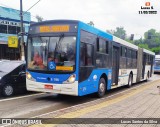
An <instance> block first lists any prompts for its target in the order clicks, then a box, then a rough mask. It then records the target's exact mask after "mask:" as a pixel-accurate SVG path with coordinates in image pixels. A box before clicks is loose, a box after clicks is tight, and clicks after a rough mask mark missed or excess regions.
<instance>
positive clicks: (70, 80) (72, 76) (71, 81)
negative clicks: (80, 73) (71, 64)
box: [63, 74, 76, 83]
mask: <svg viewBox="0 0 160 127" xmlns="http://www.w3.org/2000/svg"><path fill="white" fill-rule="evenodd" d="M75 80H76V75H75V74H73V75H71V76H70V77H69V78H68V79H67V80H66V81H64V82H63V83H74V82H75Z"/></svg>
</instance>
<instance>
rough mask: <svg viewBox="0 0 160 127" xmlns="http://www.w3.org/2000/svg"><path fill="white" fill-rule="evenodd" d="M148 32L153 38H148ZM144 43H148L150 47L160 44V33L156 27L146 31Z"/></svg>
mask: <svg viewBox="0 0 160 127" xmlns="http://www.w3.org/2000/svg"><path fill="white" fill-rule="evenodd" d="M148 33H150V34H151V39H148ZM144 38H145V39H144V43H145V44H148V46H149V48H154V47H157V46H160V33H159V32H156V30H155V29H150V30H148V31H147V32H145V33H144Z"/></svg>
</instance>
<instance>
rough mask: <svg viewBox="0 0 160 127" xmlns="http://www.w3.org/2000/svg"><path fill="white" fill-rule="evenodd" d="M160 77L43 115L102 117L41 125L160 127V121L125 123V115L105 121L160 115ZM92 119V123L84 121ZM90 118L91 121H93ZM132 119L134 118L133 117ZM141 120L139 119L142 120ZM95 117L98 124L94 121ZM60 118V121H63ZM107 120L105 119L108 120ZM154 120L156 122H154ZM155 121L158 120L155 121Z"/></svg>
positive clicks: (157, 116) (159, 116)
mask: <svg viewBox="0 0 160 127" xmlns="http://www.w3.org/2000/svg"><path fill="white" fill-rule="evenodd" d="M159 85H160V80H156V81H153V82H148V83H145V84H144V85H143V84H142V85H140V86H138V87H136V88H131V89H127V91H125V92H124V93H117V95H114V96H112V97H106V98H102V99H99V100H95V101H92V102H89V103H85V104H80V105H78V106H72V107H69V108H66V109H62V110H58V111H54V112H53V113H49V114H46V115H43V116H41V118H102V119H99V120H97V122H98V123H96V119H79V120H81V123H82V124H73V122H71V124H57V123H56V124H42V125H33V126H34V127H35V126H38V127H53V126H58V127H85V126H87V127H97V126H98V127H106V126H108V127H115V126H116V127H124V126H125V127H130V126H136V127H147V126H148V127H151V126H153V127H158V126H160V124H127V123H126V124H124V123H123V121H122V120H123V119H122V120H119V119H114V120H115V122H116V120H118V121H121V122H118V124H101V122H103V121H104V120H105V119H106V120H108V119H107V118H138V120H139V118H140V120H141V118H160V95H159V90H158V88H157V86H159ZM86 120H88V121H87V122H88V123H91V124H83V123H85V122H86ZM89 120H90V121H89ZM130 120H131V121H132V119H130ZM140 120H139V121H140ZM92 121H93V123H94V124H92ZM63 122H65V120H62V121H61V120H60V122H58V123H63ZM104 123H105V122H104ZM151 123H152V122H151ZM153 123H154V121H153Z"/></svg>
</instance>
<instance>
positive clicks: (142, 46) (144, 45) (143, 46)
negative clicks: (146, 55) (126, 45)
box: [138, 44, 151, 50]
mask: <svg viewBox="0 0 160 127" xmlns="http://www.w3.org/2000/svg"><path fill="white" fill-rule="evenodd" d="M138 46H139V47H141V48H144V49H147V50H151V49H150V48H149V47H148V44H138Z"/></svg>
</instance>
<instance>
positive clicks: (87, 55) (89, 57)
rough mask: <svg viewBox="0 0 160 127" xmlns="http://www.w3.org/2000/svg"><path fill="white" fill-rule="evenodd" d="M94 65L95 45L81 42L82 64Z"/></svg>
mask: <svg viewBox="0 0 160 127" xmlns="http://www.w3.org/2000/svg"><path fill="white" fill-rule="evenodd" d="M92 65H93V46H92V45H91V44H86V43H83V42H81V51H80V66H92Z"/></svg>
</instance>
